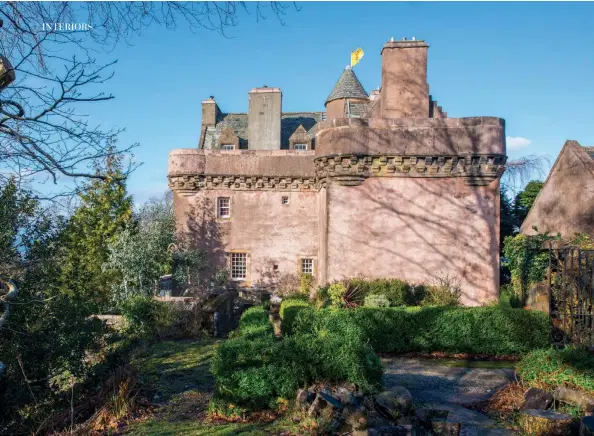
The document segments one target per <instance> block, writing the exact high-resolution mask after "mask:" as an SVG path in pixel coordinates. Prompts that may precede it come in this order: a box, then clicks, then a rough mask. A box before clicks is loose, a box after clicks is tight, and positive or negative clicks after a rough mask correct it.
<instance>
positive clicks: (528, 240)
mask: <svg viewBox="0 0 594 436" xmlns="http://www.w3.org/2000/svg"><path fill="white" fill-rule="evenodd" d="M560 237H561V235H559V234H557V235H556V236H551V235H549V234H548V233H538V234H536V235H524V234H518V235H516V236H507V237H506V238H505V240H504V243H503V244H504V248H503V254H504V259H503V265H504V266H507V267H508V268H509V270H510V273H511V286H512V289H513V291H514V293H515V294H516V295H517V296H519V297H520V298H522V299H524V298H525V297H526V294H527V291H528V289H529V288H530V287H531V286H532V285H533V284H535V283H538V282H541V281H543V280H544V279H545V278H546V271H547V267H548V265H549V253H548V251H546V250H545V248H546V243H547V242H549V241H552V240H558V239H560Z"/></svg>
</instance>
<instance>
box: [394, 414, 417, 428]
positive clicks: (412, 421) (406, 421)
mask: <svg viewBox="0 0 594 436" xmlns="http://www.w3.org/2000/svg"><path fill="white" fill-rule="evenodd" d="M396 424H398V425H412V426H413V427H418V424H419V420H418V419H417V417H416V416H403V417H401V418H399V419H398V422H396Z"/></svg>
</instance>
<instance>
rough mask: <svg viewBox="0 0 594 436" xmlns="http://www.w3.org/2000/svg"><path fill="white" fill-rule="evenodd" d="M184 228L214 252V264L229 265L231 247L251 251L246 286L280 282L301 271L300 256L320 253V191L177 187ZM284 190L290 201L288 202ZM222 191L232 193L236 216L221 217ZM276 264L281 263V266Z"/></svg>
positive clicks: (177, 211) (177, 206) (211, 259)
mask: <svg viewBox="0 0 594 436" xmlns="http://www.w3.org/2000/svg"><path fill="white" fill-rule="evenodd" d="M174 195H175V198H174V205H175V215H176V220H177V223H178V226H179V227H178V229H179V230H180V231H183V232H187V234H189V236H190V238H191V239H192V241H194V242H195V243H196V244H197V245H198V246H199V247H202V248H203V249H205V251H207V252H208V253H209V259H208V260H209V264H210V265H211V268H210V270H209V271H206V273H205V276H208V275H209V274H211V273H212V272H214V270H216V268H220V267H225V265H226V264H225V262H226V259H225V255H224V253H225V252H229V251H231V250H237V251H247V252H248V253H249V258H248V280H247V281H246V282H243V283H241V285H242V286H264V285H270V284H273V283H275V281H276V280H277V279H278V278H279V277H280V276H282V275H283V274H296V273H297V272H298V268H299V266H300V265H299V259H300V257H309V258H313V259H314V263H315V264H317V256H318V196H317V195H318V193H317V191H314V190H312V191H311V192H300V191H280V190H279V191H265V190H260V191H246V190H228V189H217V190H214V189H213V190H200V191H197V192H195V193H191V194H182V193H179V192H175V193H174ZM282 196H288V197H289V204H288V205H283V204H282ZM217 197H230V198H231V218H230V219H219V218H217V217H216V212H215V205H216V198H217ZM273 265H278V269H277V270H276V271H274V270H273Z"/></svg>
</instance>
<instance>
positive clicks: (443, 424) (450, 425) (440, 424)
mask: <svg viewBox="0 0 594 436" xmlns="http://www.w3.org/2000/svg"><path fill="white" fill-rule="evenodd" d="M431 430H432V431H433V433H434V434H436V435H443V436H458V435H459V434H460V423H459V422H456V421H453V420H448V419H447V418H433V419H432V420H431Z"/></svg>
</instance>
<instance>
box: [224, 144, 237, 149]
mask: <svg viewBox="0 0 594 436" xmlns="http://www.w3.org/2000/svg"><path fill="white" fill-rule="evenodd" d="M221 150H235V145H234V144H221Z"/></svg>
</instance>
